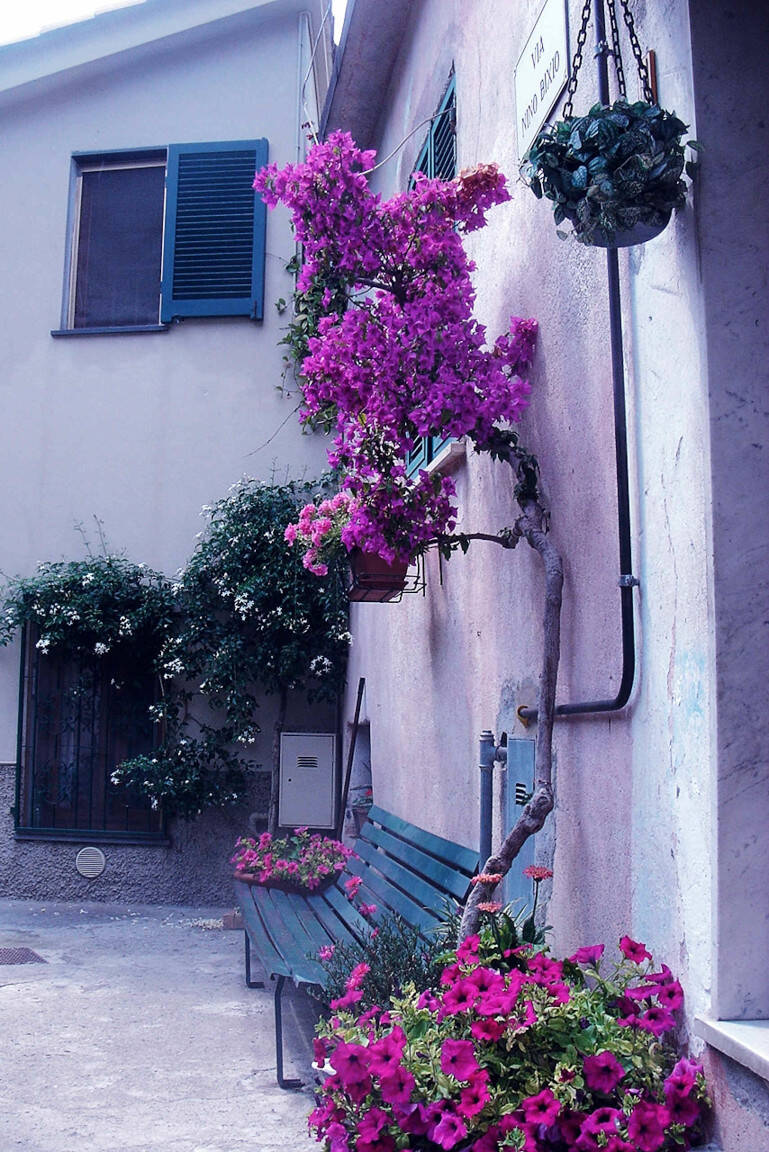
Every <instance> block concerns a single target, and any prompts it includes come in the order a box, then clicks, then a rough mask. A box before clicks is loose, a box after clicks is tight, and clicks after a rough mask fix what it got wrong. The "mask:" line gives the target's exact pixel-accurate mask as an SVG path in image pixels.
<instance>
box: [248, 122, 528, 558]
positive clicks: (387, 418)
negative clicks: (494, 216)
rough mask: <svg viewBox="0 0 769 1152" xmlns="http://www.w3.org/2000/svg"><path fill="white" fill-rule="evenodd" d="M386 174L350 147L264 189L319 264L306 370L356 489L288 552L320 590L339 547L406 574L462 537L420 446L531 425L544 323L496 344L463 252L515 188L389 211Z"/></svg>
mask: <svg viewBox="0 0 769 1152" xmlns="http://www.w3.org/2000/svg"><path fill="white" fill-rule="evenodd" d="M372 163H373V154H372V153H370V152H365V151H361V150H360V149H359V148H357V146H356V145H355V143H354V141H353V140H352V139H351V137H350V136H349V135H348V134H346V133H342V132H336V133H332V134H331V135H330V136H329V138H328V139H327V140H326V141H325V142H323V143H321V144H318V145H316V146H315V147H313V148H311V149H310V151H309V153H308V155H307V159H306V161H305V162H304V163H302V164H289V165H287V166H286V167H285V168H283V169H278V168H277V167H276V166H275V165H274V164H270V165H267V166H266V167H265V168H263V169H262V170H261V172H259V173H258V174H257V177H256V180H255V182H254V187H255V188H256V190H257V191H259V192H260V193H261V195H262V198H263V199H264V201H265V203H266V204H267V205H268V207H274V206H275V205H276V204H278V203H283V204H284V205H286V206H287V207H288V209H289V211H290V212H291V215H292V220H293V224H294V229H295V232H296V238H297V240H298V241H299V243H300V244H301V245H302V247H303V252H304V264H303V267H302V270H301V273H300V275H299V279H298V281H297V290H298V291H299V292H300V293H306V292H315V293H316V296H317V298H318V299H319V301H320V312H321V314H320V318H319V319H318V322H317V329H316V331H315V334H314V335H312V336H311V337H310V338H309V340H308V341H307V344H306V355H305V356H304V358H303V360H302V363H301V367H300V381H301V384H300V386H301V389H302V394H303V399H304V407H303V413H302V415H303V418H305V419H309V420H312V419H313V418H316V417H319V416H323V417H329V416H330V418H331V419H332V420H333V422H334V424H335V431H336V435H335V439H334V444H333V448H332V449H331V451H330V453H329V462H330V463H331V465H332V467H334V468H337V469H338V470H339V471H340V472H341V473H343V475H344V487H343V491H342V492H341V493H340V494H339V500H338V502H337V503H334V501H331V502H323V503H322V504H320V505H318V506H315V505H309V506H308V507H307V508H306V509H305V510H304V511H303V512H302V514H301V515H300V517H299V521H298V522H297V524H296V525H292V526H290V529H289V533H288V535H287V537H286V538H287V540H288V541H289V543H294V541H298V542H299V543H300V544H302V545H303V546H304V548H305V557H304V560H305V564H306V566H307V567H308V568H309V569H310V570H311V571H314V572H317V573H318V574H319V575H322V574H323V573H324V571H325V570H326V568H327V564H326V555H325V549H326V546H327V545H328V544H329V543H330V542H331V541H338V540H340V539H341V541H342V543H343V544H344V545H345V547H346V548H347V549H348V550H350V549H353V548H361V549H362V550H363V551H366V552H374V553H377V554H379V555H380V556H382V557H383V558H384V559H385V560H387V561H388V562H392V561H394V560H396V559H398V560H409V559H411V558H412V557H413V556H414V555H416V554H418V553H419V552H420V551H421V550H423V549H424V548H425V547H426V546H427V545H428V544H429V543H430V542H431V541H432V540H435V539H436V538H437V537H440V536H444V535H446V534H447V533H448V534H450V533H452V532H453V530H454V528H455V525H456V518H457V513H456V507H455V504H454V496H455V489H454V484H453V482H452V480H451V477H449V476H436V475H428V473H427V472H426V471H424V470H417V471H416V472H413V473H412V472H410V471H409V468H408V466H407V461H408V459H409V454H410V453H411V451H412V448H413V444H414V442H415V440H417V439H419V438H420V437H422V436H441V437H442V438H446V437H459V436H469V437H470V438H471V439H472V440H473V441H474V443H475V444H476V445H477V446H478V447H479V448H481V449H483V448H484V447H487V446H488V445H489V444H490V443H491V440H492V438H493V436H494V433H495V430H496V429H497V428H499V427H500V426H501V425H502V424H505V423H508V424H509V423H511V422H512V423H515V422H517V421H518V420H520V418H521V416H522V414H523V412H524V410H525V408H526V406H527V404H528V395H529V392H530V386H529V384H528V381H527V380H526V379H525V376H524V373H525V372H526V370H527V368H528V366H529V364H530V363H531V359H532V356H533V353H534V345H535V342H536V337H537V325H536V322H535V321H533V320H523V319H520V318H517V317H513V318H512V319H511V322H510V326H509V329H508V330H507V331H506V332H503V333H502V334H501V335H500V336H499V337H497V338H496V339H495V340H490V339H488V338H487V334H486V331H485V329H484V327H483V325H481V324H480V323H479V322H478V320H477V319H476V318H475V317H474V315H473V305H474V300H475V292H474V288H473V284H472V280H471V274H472V270H473V265H472V263H471V261H470V260H469V259H468V257H467V255H466V253H465V250H464V247H463V242H462V236H463V234H465V233H468V232H472V231H475V230H476V229H478V228H481V227H483V226H484V225H485V223H486V213H487V212H488V210H489V209H491V208H493V207H494V206H495V205H498V204H502V203H504V202H505V201H506V200H509V199H510V194H509V192H508V190H507V186H506V181H505V178H504V176H503V175H502V174H501V173H500V172H499V170H498V169H497V167H496V166H495V165H493V164H485V165H479V166H477V167H476V168H474V169H472V170H466V171H463V172H462V173H460V175H459V177H458V178H457V179H456V180H454V181H450V182H443V181H439V180H428V179H425V178H418V179H417V181H416V183H415V186H414V187H413V188H412V189H410V190H409V191H408V192H404V193H400V194H398V195H396V196H393V197H391V198H390V199H389V200H382V199H381V197H379V196H378V195H376V194H375V193H373V192H372V190H371V189H370V187H369V185H368V181H367V177H366V172H367V170H369V169H370V168H371V167H372ZM331 282H333V286H334V290H333V291H332V290H331V288H330V287H329V284H330V283H331ZM324 286H325V288H324ZM320 289H324V290H323V291H320ZM334 499H335V500H336V499H337V498H334Z"/></svg>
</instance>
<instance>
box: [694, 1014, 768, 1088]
mask: <svg viewBox="0 0 769 1152" xmlns="http://www.w3.org/2000/svg"><path fill="white" fill-rule="evenodd" d="M694 1031H695V1032H696V1033H697V1035H698V1036H701V1037H702V1039H703V1040H706V1041H707V1043H708V1044H710V1046H711V1047H712V1048H717V1049H718V1051H719V1052H723V1053H724V1055H725V1056H729V1057H731V1059H732V1060H736V1061H737V1063H738V1064H743V1065H744V1066H745V1067H746V1068H749V1069H750V1071H751V1072H755V1073H756V1075H757V1076H762V1077H763V1079H764V1080H769V1020H711V1019H710V1018H709V1017H707V1016H696V1017H695V1020H694Z"/></svg>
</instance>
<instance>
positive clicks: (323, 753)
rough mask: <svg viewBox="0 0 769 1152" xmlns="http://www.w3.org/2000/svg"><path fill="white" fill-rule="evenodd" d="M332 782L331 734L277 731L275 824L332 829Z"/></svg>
mask: <svg viewBox="0 0 769 1152" xmlns="http://www.w3.org/2000/svg"><path fill="white" fill-rule="evenodd" d="M335 785H336V736H335V735H334V734H333V733H331V732H283V733H281V737H280V798H279V802H278V823H279V824H280V825H281V826H282V827H296V826H297V825H300V826H301V825H302V824H307V825H309V827H310V828H333V827H334V814H335V808H336V804H335V798H336V787H335Z"/></svg>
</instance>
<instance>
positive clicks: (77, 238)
mask: <svg viewBox="0 0 769 1152" xmlns="http://www.w3.org/2000/svg"><path fill="white" fill-rule="evenodd" d="M267 153H268V145H267V141H266V140H239V141H225V142H218V143H207V144H172V145H170V146H169V147H168V148H167V149H166V148H163V149H141V150H138V151H134V152H108V153H100V154H85V153H79V154H76V155H75V156H74V158H73V160H74V182H73V188H74V196H73V207H72V212H71V219H72V228H71V245H70V273H69V284H68V299H67V303H66V308H65V316H64V328H63V333H66V332H73V333H84V332H85V333H87V332H89V331H126V330H130V331H141V330H157V329H159V328H162V326H163V325H166V324H168V323H170V322H171V321H173V320H176V319H179V318H182V317H187V316H249V317H251V319H254V320H258V319H261V318H262V315H263V311H264V243H265V227H266V221H265V208H264V204H263V202H262V200H261V198H260V197H259V196H257V195H256V194H255V193H254V191H253V189H252V183H253V179H254V172H255V171H256V170H257V169H258V168H261V167H262V166H263V165H264V164H265V163H266V162H267ZM56 334H57V335H58V334H60V333H56Z"/></svg>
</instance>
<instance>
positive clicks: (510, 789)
mask: <svg viewBox="0 0 769 1152" xmlns="http://www.w3.org/2000/svg"><path fill="white" fill-rule="evenodd" d="M534 752H535V744H534V741H533V740H521V739H519V738H517V737H515V736H513V735H512V734H508V737H507V789H506V803H505V809H506V811H505V831H506V832H509V831H510V829H511V828H512V827H513V825H514V824H516V823H517V821H518V817H519V816H520V815H521V812H522V811H523V807H524V805H525V803H526V801H527V800H528V799H529V797H530V796H531V793H532V792H533V791H534ZM533 863H534V837H533V836H530V837H529V839H528V840H527V841H526V842H525V844H524V845H523V847H522V848H521V850H520V852H519V853H518V855H517V856H516V858H515V860H513V866H512V868H511V869H510V871H509V872H508V874H507V876H506V877H505V887H504V893H505V900H506V902H507V903H509V904H514V903H516V902H518V907H519V908H520V906H521V904H528V905H529V909H531V891H532V888H531V880H529V879H528V877H526V876H524V874H523V870H524V868H528V867H529V865H530V864H533Z"/></svg>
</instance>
